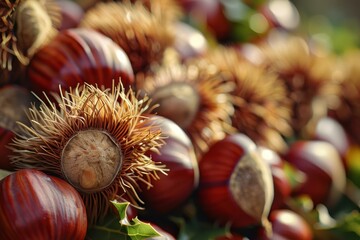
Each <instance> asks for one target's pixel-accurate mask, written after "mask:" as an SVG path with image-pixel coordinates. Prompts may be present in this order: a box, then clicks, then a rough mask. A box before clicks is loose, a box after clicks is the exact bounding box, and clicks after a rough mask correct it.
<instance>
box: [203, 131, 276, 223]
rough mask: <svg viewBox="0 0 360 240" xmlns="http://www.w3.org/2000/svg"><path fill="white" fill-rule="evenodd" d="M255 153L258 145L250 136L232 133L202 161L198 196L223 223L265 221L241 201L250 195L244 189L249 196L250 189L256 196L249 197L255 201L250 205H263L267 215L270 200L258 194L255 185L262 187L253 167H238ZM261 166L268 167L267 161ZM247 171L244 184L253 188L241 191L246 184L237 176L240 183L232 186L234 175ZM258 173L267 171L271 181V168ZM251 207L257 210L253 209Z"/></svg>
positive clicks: (212, 147)
mask: <svg viewBox="0 0 360 240" xmlns="http://www.w3.org/2000/svg"><path fill="white" fill-rule="evenodd" d="M256 154H257V153H256V145H255V143H254V142H253V141H252V140H251V139H250V138H248V137H247V136H246V135H244V134H233V135H230V136H228V137H226V138H224V139H223V140H220V141H218V142H216V143H215V144H213V145H212V146H211V147H210V148H209V151H208V152H206V153H205V154H204V155H203V156H202V158H201V160H200V162H199V169H200V183H199V191H198V193H199V198H198V199H199V204H200V206H201V208H202V209H203V211H204V213H205V215H206V216H208V217H209V218H210V219H212V220H215V221H216V222H217V223H220V224H229V223H230V224H231V226H233V227H246V226H250V225H256V224H260V222H261V221H262V220H259V219H255V217H254V216H250V213H249V212H246V211H245V210H244V209H243V207H242V206H241V205H242V204H241V203H240V201H241V202H244V201H245V200H244V198H247V197H248V196H244V193H245V192H246V195H249V192H251V196H252V198H253V199H246V201H248V202H249V201H250V202H251V201H253V203H251V204H249V205H248V207H250V208H252V207H253V206H254V205H256V206H257V207H259V208H262V207H263V210H262V212H263V216H264V213H265V214H267V212H268V210H269V209H267V208H270V205H269V203H270V202H268V200H269V199H266V196H265V197H264V199H261V200H259V199H258V198H259V196H260V194H258V193H256V188H258V187H260V186H259V185H258V183H257V181H258V180H255V177H254V176H253V175H252V174H254V171H253V169H250V168H249V167H246V170H243V171H241V172H240V173H238V172H239V171H238V168H237V167H238V165H239V163H241V162H243V161H246V158H252V157H250V155H256ZM260 163H261V161H260ZM262 167H268V166H267V164H266V163H265V162H264V163H263V165H262ZM245 171H249V174H246V175H244V177H243V180H244V181H243V183H244V184H246V187H249V186H250V185H251V186H252V189H244V190H243V191H242V192H241V191H238V190H239V189H240V188H242V187H244V186H245V185H244V186H243V185H242V183H240V182H239V179H238V178H237V182H238V184H239V185H241V186H234V187H232V186H231V184H232V181H231V180H232V179H231V178H232V176H233V174H234V173H235V174H236V175H238V176H239V177H240V176H241V175H240V174H243V173H244V172H245ZM250 171H251V172H250ZM257 172H258V173H259V174H260V172H262V173H265V174H266V175H265V177H266V178H267V179H266V180H267V181H269V180H270V181H271V180H272V179H271V173H270V169H269V170H268V171H267V172H263V170H260V169H257ZM264 180H265V178H264ZM268 186H270V185H268ZM271 187H272V186H271ZM271 190H272V189H271ZM259 191H260V190H259ZM272 191H273V190H272ZM255 195H257V196H255ZM271 195H272V192H271V193H269V196H271ZM235 198H236V199H235ZM240 198H242V200H240ZM255 201H256V203H255ZM257 204H259V205H257ZM250 205H252V206H250ZM260 205H263V206H260ZM252 210H255V209H253V208H252ZM258 210H259V209H256V211H254V212H256V214H254V215H258ZM263 216H262V217H263Z"/></svg>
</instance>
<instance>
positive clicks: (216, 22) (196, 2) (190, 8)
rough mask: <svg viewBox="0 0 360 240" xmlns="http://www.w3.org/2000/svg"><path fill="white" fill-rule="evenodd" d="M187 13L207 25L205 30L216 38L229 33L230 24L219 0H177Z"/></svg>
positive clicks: (201, 23) (227, 35) (226, 35)
mask: <svg viewBox="0 0 360 240" xmlns="http://www.w3.org/2000/svg"><path fill="white" fill-rule="evenodd" d="M178 1H179V3H180V5H181V6H182V7H183V8H184V10H185V11H186V12H187V14H188V15H189V16H190V18H192V19H193V20H195V22H198V23H200V25H204V26H205V27H207V29H206V30H207V31H208V32H210V33H211V34H213V36H215V37H216V38H217V39H219V40H224V39H227V38H228V37H229V35H230V31H231V25H230V22H229V21H228V19H227V18H226V16H225V12H224V6H223V3H222V1H220V0H210V1H209V0H178Z"/></svg>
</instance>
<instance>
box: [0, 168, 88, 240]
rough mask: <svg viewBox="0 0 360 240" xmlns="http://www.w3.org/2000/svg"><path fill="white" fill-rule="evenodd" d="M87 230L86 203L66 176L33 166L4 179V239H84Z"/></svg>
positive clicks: (0, 224)
mask: <svg viewBox="0 0 360 240" xmlns="http://www.w3.org/2000/svg"><path fill="white" fill-rule="evenodd" d="M86 230H87V217H86V210H85V206H84V203H83V201H82V199H81V197H80V195H79V193H78V192H77V191H76V190H75V189H74V188H73V187H72V186H71V185H70V184H68V183H67V182H65V181H64V180H61V179H59V178H56V177H52V176H48V175H46V174H45V173H43V172H41V171H38V170H32V169H23V170H19V171H17V172H14V173H13V174H11V175H9V176H7V177H5V178H4V179H3V180H1V182H0V238H1V239H3V240H18V239H29V240H32V239H33V240H48V239H54V240H55V239H59V240H60V239H61V240H65V239H69V240H82V239H84V238H85V235H86Z"/></svg>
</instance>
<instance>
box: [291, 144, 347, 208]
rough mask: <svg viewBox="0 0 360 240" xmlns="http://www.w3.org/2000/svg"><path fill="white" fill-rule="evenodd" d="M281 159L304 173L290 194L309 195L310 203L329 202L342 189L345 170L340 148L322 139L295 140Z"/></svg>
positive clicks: (330, 204)
mask: <svg viewBox="0 0 360 240" xmlns="http://www.w3.org/2000/svg"><path fill="white" fill-rule="evenodd" d="M284 159H285V160H286V161H288V162H289V163H290V164H292V165H293V166H295V167H296V168H297V169H299V170H300V171H302V172H303V173H304V174H305V179H304V181H303V182H302V183H301V184H299V185H298V186H297V187H296V188H294V189H293V195H295V196H298V195H304V194H305V195H308V196H309V197H310V198H311V200H312V201H313V203H314V204H315V205H316V204H319V203H323V204H326V205H328V206H332V205H334V204H336V203H337V201H338V200H339V198H340V197H341V195H342V193H343V192H344V190H345V185H346V174H345V169H344V166H343V165H342V162H341V158H340V155H339V152H338V151H337V150H336V148H335V147H334V146H333V145H331V144H330V143H328V142H325V141H314V140H313V141H300V140H298V141H296V142H294V143H293V144H291V145H290V147H289V151H288V152H287V153H286V154H285V155H284Z"/></svg>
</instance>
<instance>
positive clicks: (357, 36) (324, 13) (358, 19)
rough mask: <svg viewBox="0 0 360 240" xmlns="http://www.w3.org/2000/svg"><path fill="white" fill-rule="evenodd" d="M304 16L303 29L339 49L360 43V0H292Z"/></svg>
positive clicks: (339, 50) (301, 27) (301, 26)
mask: <svg viewBox="0 0 360 240" xmlns="http://www.w3.org/2000/svg"><path fill="white" fill-rule="evenodd" d="M292 3H293V4H294V5H295V6H296V8H297V9H298V11H299V13H300V15H301V23H300V29H301V30H302V31H303V32H308V33H309V34H311V35H312V36H314V37H315V38H318V39H319V40H322V41H324V42H327V43H328V44H331V45H332V48H333V49H334V50H335V51H337V52H342V51H343V50H346V49H348V48H352V47H358V46H359V43H360V14H359V9H360V1H358V0H316V1H314V0H292Z"/></svg>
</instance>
